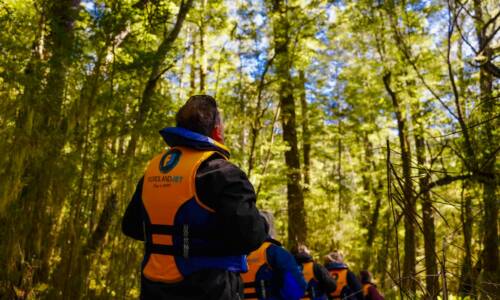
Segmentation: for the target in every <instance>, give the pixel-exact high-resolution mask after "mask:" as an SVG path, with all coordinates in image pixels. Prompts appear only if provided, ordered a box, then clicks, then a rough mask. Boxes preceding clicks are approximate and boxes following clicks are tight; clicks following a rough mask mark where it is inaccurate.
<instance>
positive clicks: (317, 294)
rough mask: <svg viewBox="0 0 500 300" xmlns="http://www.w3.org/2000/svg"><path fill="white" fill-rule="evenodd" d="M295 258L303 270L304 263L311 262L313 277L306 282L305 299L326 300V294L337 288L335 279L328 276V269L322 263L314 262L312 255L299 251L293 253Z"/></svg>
mask: <svg viewBox="0 0 500 300" xmlns="http://www.w3.org/2000/svg"><path fill="white" fill-rule="evenodd" d="M295 260H296V261H297V263H298V264H299V265H300V266H302V268H301V269H302V270H304V265H305V264H307V263H312V264H313V275H314V276H313V277H314V278H313V279H312V280H311V279H310V280H309V282H307V291H306V294H305V297H304V298H305V299H313V300H326V299H327V294H329V293H331V292H333V291H335V289H336V288H337V285H336V282H335V280H334V279H333V278H332V277H331V276H330V274H329V273H328V270H327V269H326V268H325V267H323V266H322V265H320V264H318V263H315V262H314V260H313V258H312V256H311V255H309V254H307V253H304V252H301V253H298V254H296V255H295Z"/></svg>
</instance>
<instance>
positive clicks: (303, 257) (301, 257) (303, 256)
mask: <svg viewBox="0 0 500 300" xmlns="http://www.w3.org/2000/svg"><path fill="white" fill-rule="evenodd" d="M295 261H297V263H298V264H303V263H307V262H311V261H313V258H312V256H311V255H309V254H307V253H305V252H300V253H298V254H296V255H295Z"/></svg>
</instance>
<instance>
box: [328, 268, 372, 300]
mask: <svg viewBox="0 0 500 300" xmlns="http://www.w3.org/2000/svg"><path fill="white" fill-rule="evenodd" d="M325 268H326V269H327V270H328V271H329V272H330V271H332V270H347V274H346V281H347V284H346V285H345V286H343V287H340V286H339V288H342V291H341V292H340V297H341V299H346V300H363V290H362V286H361V283H360V282H359V280H358V278H357V277H356V275H355V274H354V273H353V272H351V271H350V270H349V268H348V267H347V265H346V264H344V263H338V262H330V263H327V264H325ZM331 299H334V298H331Z"/></svg>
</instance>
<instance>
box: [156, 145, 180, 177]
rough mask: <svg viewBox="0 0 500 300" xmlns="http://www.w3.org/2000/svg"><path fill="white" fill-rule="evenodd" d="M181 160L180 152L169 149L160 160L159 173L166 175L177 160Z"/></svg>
mask: <svg viewBox="0 0 500 300" xmlns="http://www.w3.org/2000/svg"><path fill="white" fill-rule="evenodd" d="M180 158H181V151H180V150H179V149H175V148H174V149H170V150H168V151H167V153H165V154H164V155H163V156H162V158H161V160H160V172H161V173H168V172H170V170H172V169H173V168H174V167H175V166H176V165H177V163H178V162H179V159H180Z"/></svg>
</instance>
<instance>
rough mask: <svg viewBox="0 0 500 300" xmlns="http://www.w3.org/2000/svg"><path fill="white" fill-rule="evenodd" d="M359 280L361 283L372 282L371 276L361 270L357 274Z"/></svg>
mask: <svg viewBox="0 0 500 300" xmlns="http://www.w3.org/2000/svg"><path fill="white" fill-rule="evenodd" d="M359 279H360V280H361V283H369V282H371V281H372V274H371V273H370V272H368V271H367V270H363V271H361V272H359Z"/></svg>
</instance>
